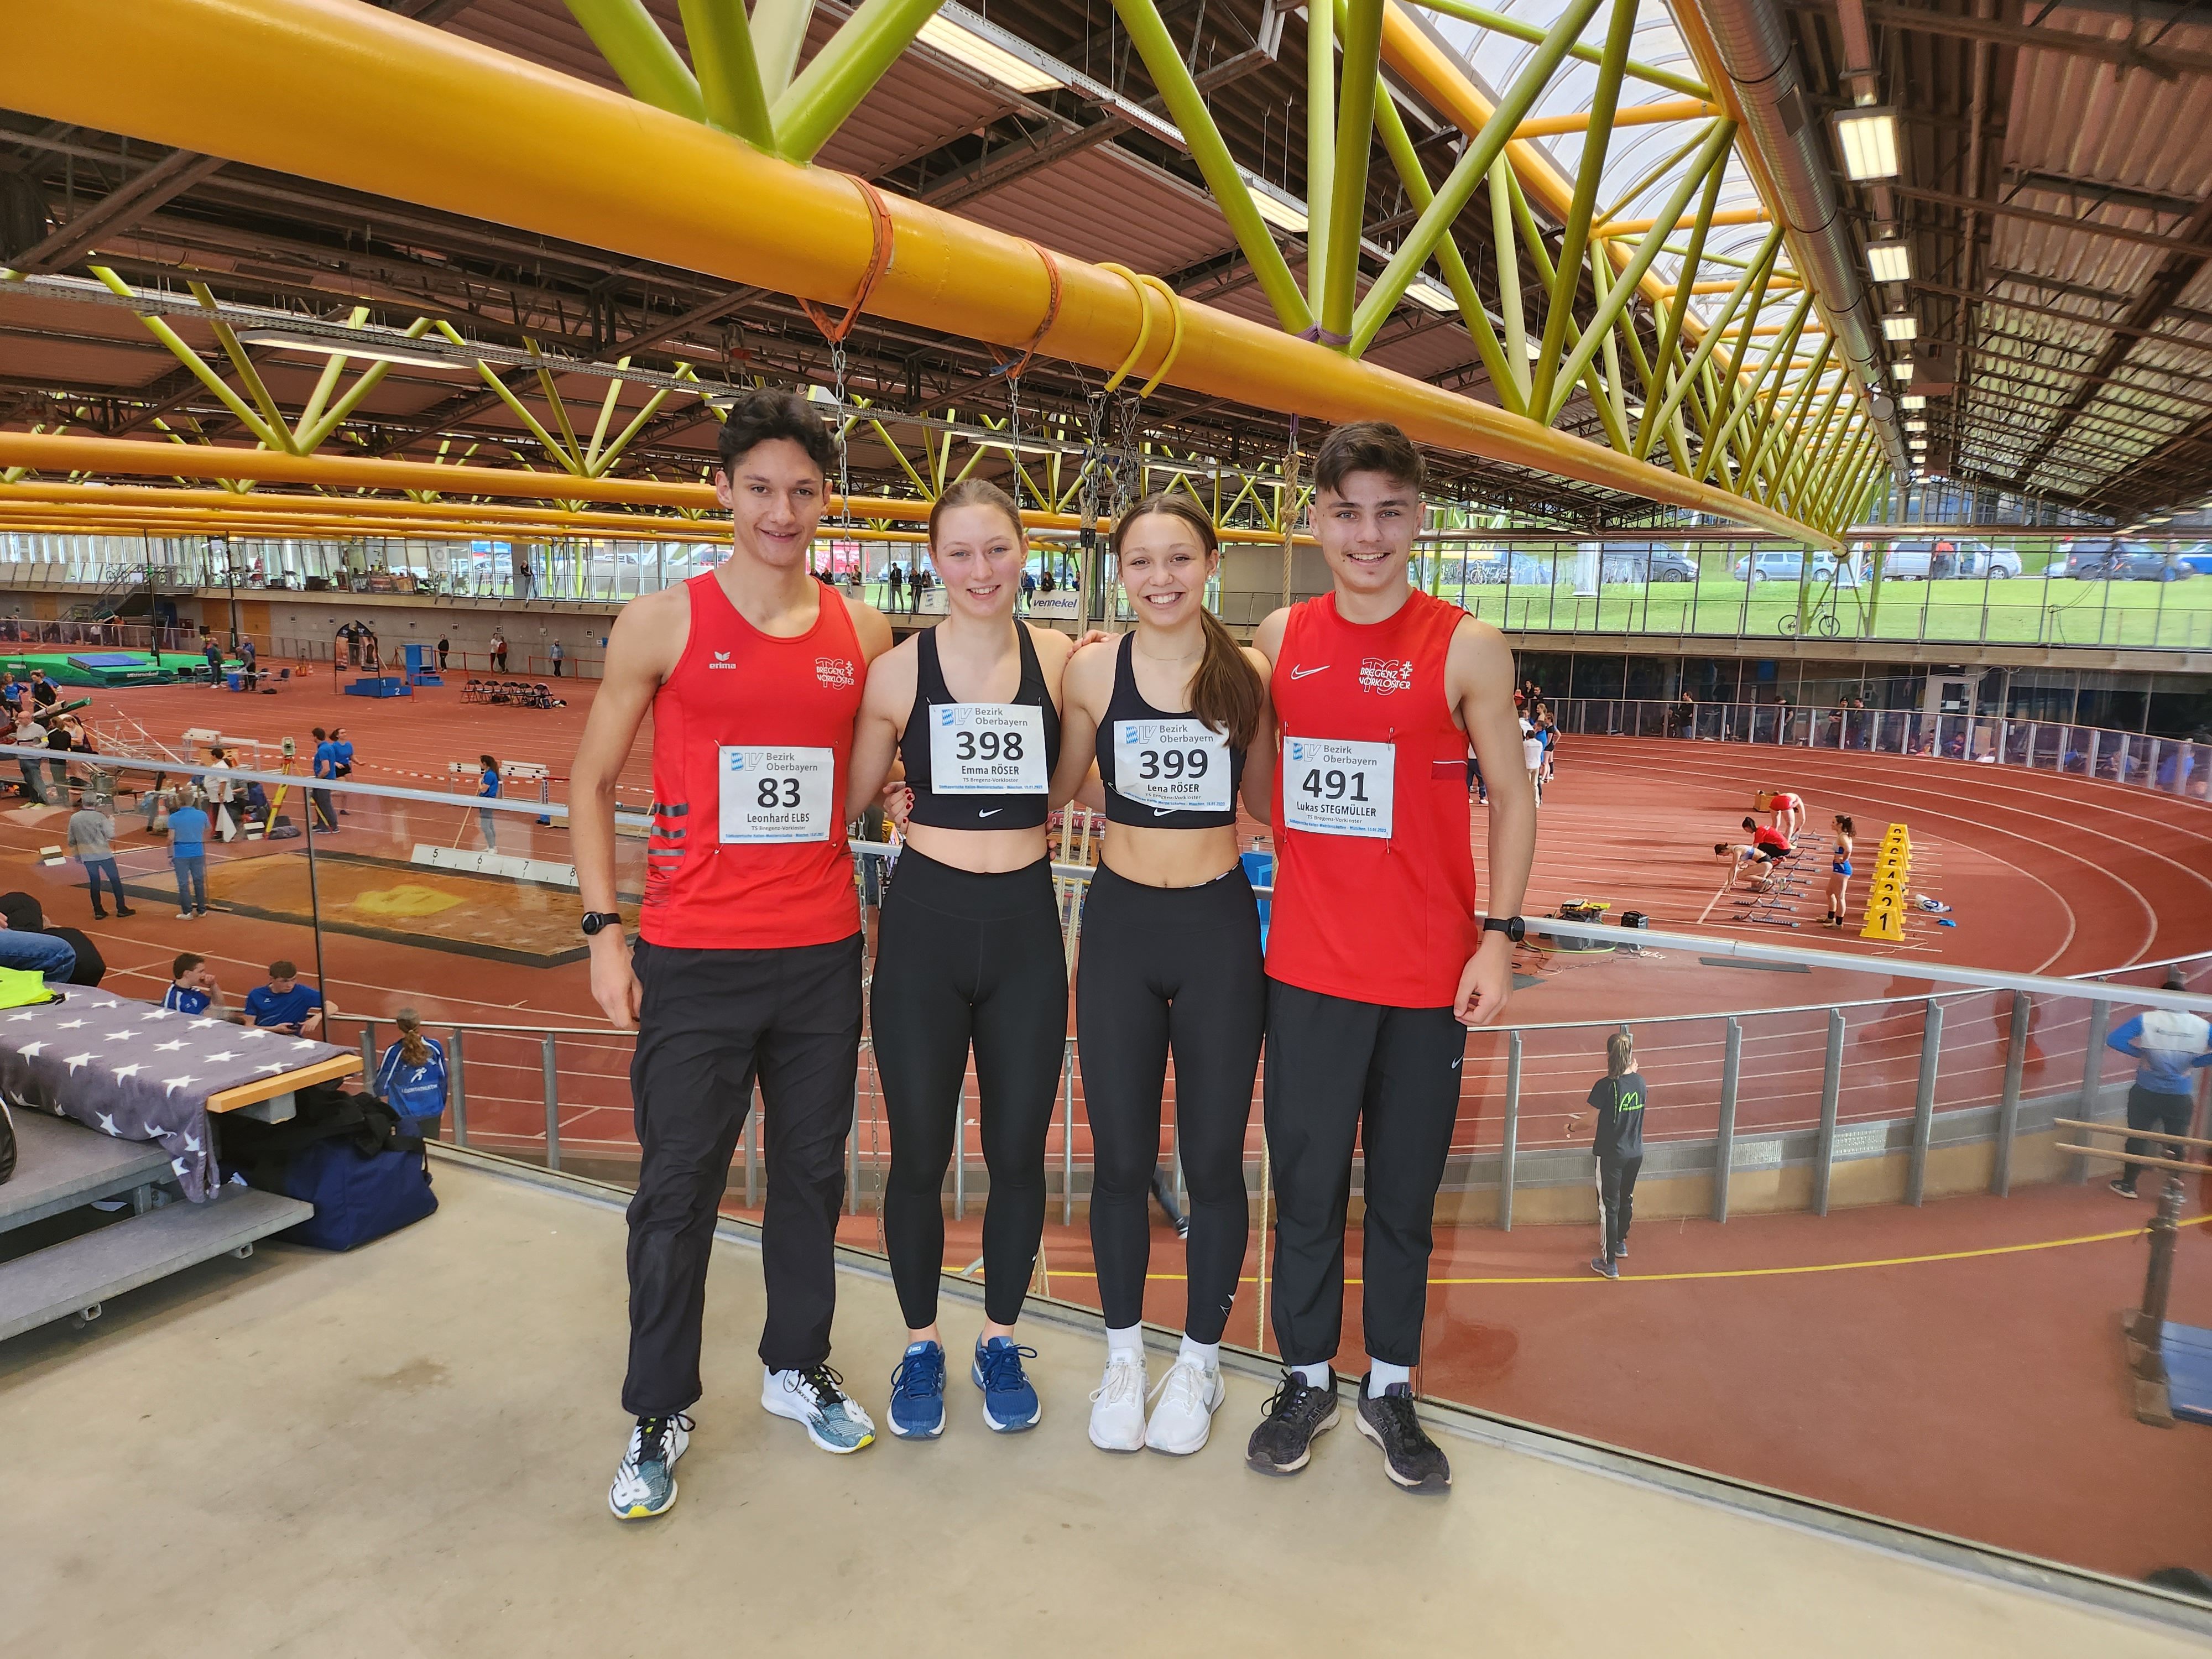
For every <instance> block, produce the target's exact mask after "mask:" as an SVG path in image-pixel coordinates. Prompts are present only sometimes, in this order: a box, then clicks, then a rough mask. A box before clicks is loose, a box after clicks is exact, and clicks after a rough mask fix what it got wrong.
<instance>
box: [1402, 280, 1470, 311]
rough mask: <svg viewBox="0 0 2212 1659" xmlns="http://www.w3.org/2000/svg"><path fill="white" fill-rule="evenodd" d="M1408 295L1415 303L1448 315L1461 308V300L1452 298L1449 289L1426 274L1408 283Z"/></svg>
mask: <svg viewBox="0 0 2212 1659" xmlns="http://www.w3.org/2000/svg"><path fill="white" fill-rule="evenodd" d="M1406 297H1407V299H1408V300H1411V301H1413V303H1414V304H1415V305H1421V306H1426V307H1428V308H1429V309H1430V310H1431V311H1437V312H1442V313H1445V314H1446V315H1448V316H1449V315H1453V314H1455V313H1457V312H1458V310H1459V301H1457V300H1455V299H1454V298H1452V296H1451V295H1450V293H1449V291H1447V290H1446V289H1443V288H1441V287H1439V286H1438V285H1437V283H1433V282H1431V280H1430V279H1429V278H1427V277H1426V276H1418V277H1416V278H1414V279H1413V281H1412V282H1410V283H1407V285H1406Z"/></svg>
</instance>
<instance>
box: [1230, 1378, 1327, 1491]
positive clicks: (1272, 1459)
mask: <svg viewBox="0 0 2212 1659" xmlns="http://www.w3.org/2000/svg"><path fill="white" fill-rule="evenodd" d="M1328 1380H1329V1386H1328V1388H1325V1389H1316V1387H1314V1386H1313V1384H1312V1383H1309V1382H1307V1381H1306V1380H1305V1378H1304V1377H1303V1376H1299V1375H1298V1374H1297V1372H1296V1371H1285V1373H1284V1374H1283V1386H1282V1387H1280V1388H1279V1389H1276V1390H1275V1392H1274V1395H1273V1397H1272V1398H1271V1399H1269V1401H1267V1415H1265V1416H1264V1417H1262V1418H1261V1419H1260V1426H1259V1427H1258V1428H1256V1429H1255V1430H1253V1431H1252V1438H1251V1439H1250V1440H1249V1441H1248V1442H1247V1443H1245V1447H1244V1462H1245V1463H1246V1465H1247V1466H1248V1467H1249V1468H1255V1469H1257V1470H1259V1471H1260V1473H1261V1474H1297V1472H1298V1471H1299V1470H1300V1469H1302V1468H1305V1466H1306V1463H1307V1462H1308V1460H1309V1459H1310V1458H1311V1457H1312V1456H1313V1442H1314V1437H1315V1436H1316V1435H1317V1434H1320V1433H1322V1432H1323V1431H1327V1430H1329V1429H1333V1428H1334V1427H1335V1426H1336V1373H1335V1372H1334V1371H1331V1372H1330V1373H1329V1379H1328Z"/></svg>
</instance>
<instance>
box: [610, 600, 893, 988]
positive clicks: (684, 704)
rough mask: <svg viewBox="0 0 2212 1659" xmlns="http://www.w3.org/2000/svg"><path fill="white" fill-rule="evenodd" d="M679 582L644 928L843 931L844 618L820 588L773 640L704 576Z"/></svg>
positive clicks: (658, 937) (854, 674)
mask: <svg viewBox="0 0 2212 1659" xmlns="http://www.w3.org/2000/svg"><path fill="white" fill-rule="evenodd" d="M684 588H685V590H686V592H688V594H689V596H690V601H691V634H690V639H689V640H688V641H686V642H685V644H684V655H683V657H682V659H680V660H679V661H678V663H677V665H676V671H675V672H673V673H672V674H671V675H670V676H669V677H668V679H667V682H666V683H665V684H663V685H662V686H661V688H660V690H659V691H658V692H657V693H655V694H654V696H653V829H652V835H651V838H650V839H649V840H648V841H647V844H646V852H645V858H646V878H645V903H644V906H643V908H642V910H641V914H640V917H639V927H638V931H639V932H640V933H642V934H643V935H644V937H645V939H647V942H648V943H651V944H653V945H668V946H671V947H672V948H674V949H678V950H687V951H760V950H777V949H782V948H787V947H789V946H793V945H829V944H832V943H835V942H836V940H838V939H849V938H850V937H851V936H852V935H853V934H854V933H858V932H860V902H859V900H858V898H857V897H856V896H855V893H854V886H853V860H852V853H851V850H850V849H849V848H848V847H847V845H846V841H845V775H846V770H847V768H848V763H850V761H851V759H852V752H853V722H854V720H856V719H857V718H858V717H859V715H860V694H861V691H862V690H863V689H864V687H865V686H866V681H867V677H868V670H867V664H866V661H865V660H864V659H863V658H862V656H861V654H860V638H859V636H858V635H856V634H855V633H854V630H853V617H852V614H851V612H849V611H847V610H846V608H845V601H844V599H842V597H841V596H839V595H838V594H836V593H835V592H831V591H830V590H829V589H828V588H826V587H825V588H823V590H822V592H821V594H820V603H821V611H820V614H819V615H818V616H817V617H816V618H815V622H814V626H813V627H812V628H811V629H808V630H807V631H806V632H805V633H804V634H801V635H798V636H797V637H796V638H793V639H787V640H786V639H777V638H775V636H774V635H768V634H763V633H762V632H761V631H760V629H757V628H755V627H754V626H753V625H752V624H751V623H749V622H747V621H746V620H745V619H744V617H741V616H739V615H738V609H737V607H736V606H735V605H732V604H731V603H730V600H729V597H728V595H726V593H724V592H722V587H721V584H720V582H718V581H716V580H714V572H712V571H708V572H707V573H705V574H702V575H697V576H694V577H692V578H691V579H690V580H688V581H687V582H685V583H684ZM725 809H727V811H725Z"/></svg>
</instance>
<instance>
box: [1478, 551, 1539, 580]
mask: <svg viewBox="0 0 2212 1659" xmlns="http://www.w3.org/2000/svg"><path fill="white" fill-rule="evenodd" d="M1466 571H1467V577H1466V580H1467V584H1468V586H1470V587H1504V586H1507V585H1508V584H1509V583H1510V585H1511V586H1515V587H1549V586H1551V585H1552V567H1551V566H1549V565H1547V564H1546V563H1545V562H1543V561H1542V560H1541V559H1540V558H1538V557H1536V556H1535V555H1534V554H1532V553H1508V552H1507V551H1506V550H1504V548H1497V547H1482V548H1474V549H1470V550H1468V555H1467V560H1466Z"/></svg>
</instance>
